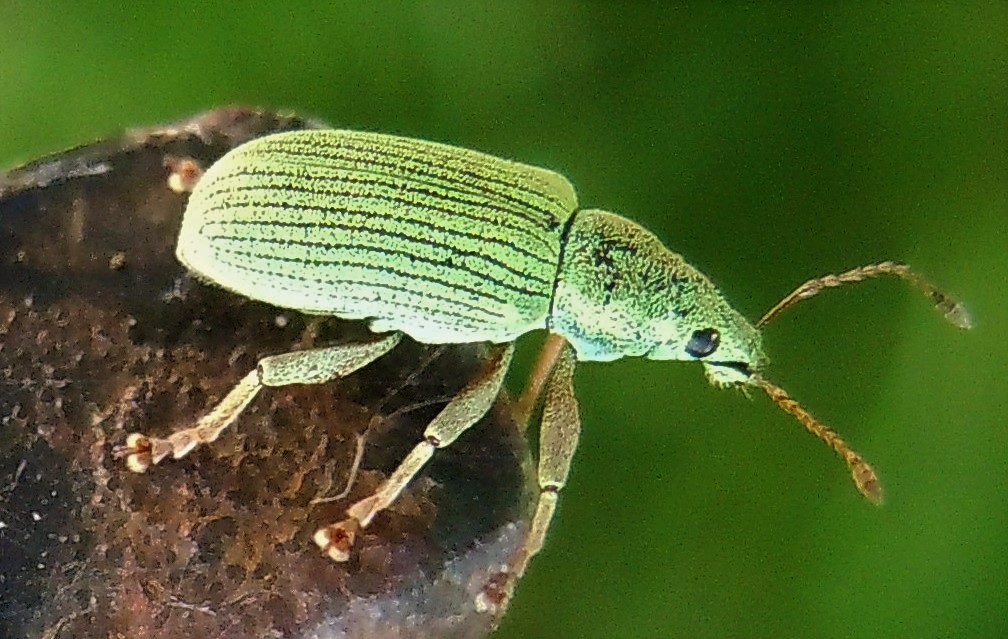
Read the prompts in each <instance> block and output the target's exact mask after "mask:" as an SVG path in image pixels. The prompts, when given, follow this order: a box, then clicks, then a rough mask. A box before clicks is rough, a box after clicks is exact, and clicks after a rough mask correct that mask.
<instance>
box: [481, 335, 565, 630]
mask: <svg viewBox="0 0 1008 639" xmlns="http://www.w3.org/2000/svg"><path fill="white" fill-rule="evenodd" d="M574 364H575V357H574V349H573V348H572V347H571V345H570V344H567V343H565V344H564V345H563V349H562V351H561V352H560V355H559V358H558V359H557V362H556V365H555V366H554V368H553V374H552V375H551V376H550V380H549V386H548V387H547V389H546V399H545V401H544V403H543V415H542V423H541V426H540V434H539V473H538V474H539V502H538V504H537V506H536V511H535V515H533V517H532V523H531V524H530V526H529V531H528V535H526V537H525V540H524V542H523V543H522V545H521V546H519V547H518V549H517V550H516V551H515V552H514V554H513V555H512V556H511V559H510V560H509V561H508V564H507V566H506V567H505V568H504V570H502V571H501V572H499V573H498V574H497V575H495V576H494V577H493V578H492V579H491V580H490V582H489V583H488V584H487V585H486V586H484V587H483V590H482V591H481V592H480V594H479V595H478V596H477V597H476V608H477V609H478V610H479V611H480V612H490V613H492V614H495V615H496V614H501V613H503V612H504V610H505V609H506V608H507V605H508V601H509V600H510V599H511V594H512V593H513V592H514V587H515V584H516V583H517V582H518V579H520V578H521V576H522V575H523V574H524V573H525V568H526V567H528V564H529V561H530V560H531V559H532V557H534V556H535V555H536V553H538V552H539V551H540V550H541V549H542V546H543V542H544V541H545V539H546V531H547V530H549V525H550V521H551V520H552V519H553V513H554V512H555V511H556V506H557V500H558V499H559V497H560V490H561V489H562V488H563V487H564V484H565V483H566V482H567V475H568V474H569V473H570V466H571V461H572V460H573V459H574V450H575V449H576V448H577V443H578V437H579V435H580V434H581V417H580V415H579V413H578V403H577V397H575V395H574Z"/></svg>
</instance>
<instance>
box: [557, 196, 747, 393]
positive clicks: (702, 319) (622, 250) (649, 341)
mask: <svg viewBox="0 0 1008 639" xmlns="http://www.w3.org/2000/svg"><path fill="white" fill-rule="evenodd" d="M550 323H551V328H552V329H553V330H554V331H555V332H557V333H560V334H561V335H563V336H564V337H565V338H567V340H568V341H570V342H571V344H572V345H573V346H574V348H575V349H576V350H577V353H578V359H580V360H612V359H617V358H619V357H626V356H630V357H633V356H638V357H647V358H649V359H657V360H680V361H699V362H701V363H702V364H703V365H704V370H705V373H706V375H707V379H708V380H709V381H710V382H711V383H713V384H716V385H718V386H729V385H740V384H748V383H751V382H752V380H751V377H752V374H753V373H757V372H759V371H760V370H761V369H762V368H763V367H764V366H765V364H766V356H765V355H764V354H763V346H762V340H761V339H760V334H759V332H758V331H757V330H756V328H755V327H754V326H753V325H752V324H750V323H749V322H748V321H747V320H746V319H745V318H744V317H743V316H742V315H741V313H739V312H738V311H736V310H735V309H734V308H732V306H731V305H730V304H729V303H728V302H727V301H726V300H725V299H724V297H723V296H722V295H721V293H720V291H718V290H717V288H716V287H715V286H714V284H713V283H711V281H710V280H709V279H707V277H706V276H704V275H703V274H702V273H701V272H700V271H698V270H697V269H696V268H694V267H693V266H691V265H690V264H689V263H688V262H686V260H685V259H683V257H682V256H681V255H678V254H677V253H673V252H672V251H670V250H668V249H667V248H666V247H665V246H664V245H663V244H662V243H661V241H660V240H658V238H656V237H655V236H654V235H653V234H652V233H650V232H649V231H647V230H646V229H644V228H643V227H641V226H640V225H638V224H636V223H635V222H632V221H630V220H627V219H626V218H623V217H620V216H618V215H615V214H613V213H607V212H605V211H580V212H578V213H577V217H576V218H575V219H574V220H573V222H572V223H571V228H570V230H569V231H568V234H567V237H566V242H565V244H564V251H563V257H562V259H561V264H560V271H559V277H558V281H557V285H556V291H555V293H554V296H553V307H552V311H551V315H550Z"/></svg>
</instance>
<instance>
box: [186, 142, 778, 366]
mask: <svg viewBox="0 0 1008 639" xmlns="http://www.w3.org/2000/svg"><path fill="white" fill-rule="evenodd" d="M177 255H178V258H179V260H180V261H181V262H182V263H183V264H185V265H186V266H187V267H188V268H189V269H190V270H191V271H192V272H194V273H196V274H197V275H199V276H200V277H202V278H204V279H206V280H208V281H210V282H213V283H215V284H217V285H220V286H223V287H225V288H227V289H230V290H232V291H234V292H236V293H239V294H241V295H244V296H245V297H249V298H251V299H256V300H260V301H263V302H269V303H271V304H274V305H276V306H280V307H283V308H289V309H295V310H299V311H302V312H305V313H315V314H323V315H335V316H338V317H343V318H347V319H369V320H370V321H371V328H372V330H374V331H375V332H376V333H383V332H387V331H400V332H402V333H405V334H406V335H409V336H410V337H412V338H413V339H415V340H417V341H420V342H426V343H433V344H439V343H466V342H482V341H489V342H496V343H506V342H511V341H513V340H514V339H515V338H517V337H518V336H519V335H522V334H523V333H526V332H529V331H531V330H535V329H541V328H549V329H550V330H551V331H553V332H555V333H557V334H559V335H561V336H562V337H564V338H566V339H567V340H568V341H569V342H570V343H571V344H572V345H573V347H574V348H575V350H576V351H577V358H578V359H579V360H582V361H584V360H612V359H616V358H618V357H623V356H648V357H652V358H655V359H697V356H696V355H693V354H691V352H690V351H688V350H687V349H686V348H685V347H686V345H687V343H688V342H689V340H690V339H691V337H692V334H693V333H694V332H695V331H698V330H701V331H716V332H717V334H718V335H719V336H720V346H719V347H718V348H719V350H720V351H721V353H723V354H725V356H727V357H729V358H733V361H738V362H741V363H745V364H747V365H750V366H756V365H758V364H760V363H761V362H762V360H763V355H762V349H761V347H760V339H759V334H758V333H757V332H756V330H755V329H754V328H752V326H751V325H750V324H749V323H748V322H746V320H745V319H744V318H742V316H741V315H739V314H738V313H737V312H736V311H735V310H734V309H732V308H731V307H730V306H729V305H728V304H727V303H726V302H725V301H724V300H723V298H722V297H721V295H720V294H719V293H718V291H717V290H716V289H715V288H714V286H713V285H712V284H711V283H710V281H709V280H708V279H707V278H706V277H704V276H703V275H702V274H701V273H700V272H699V271H697V270H696V269H695V268H693V267H691V266H690V265H689V264H688V263H687V262H686V261H685V260H684V259H683V258H682V257H681V256H679V255H677V254H675V253H672V252H671V251H669V250H668V249H666V248H665V247H664V246H663V245H662V244H661V242H659V241H658V239H657V238H655V237H654V236H653V235H652V234H651V233H649V232H648V231H646V230H644V229H643V228H642V227H640V226H639V225H637V224H635V223H634V222H631V221H630V220H627V219H625V218H622V217H620V216H617V215H614V214H612V213H607V212H604V211H596V210H581V211H579V210H577V199H576V196H575V194H574V190H573V188H572V187H571V185H570V183H569V182H568V181H567V180H566V179H565V178H564V177H562V176H561V175H558V174H556V173H552V172H550V171H546V170H544V169H540V168H536V167H532V166H527V165H524V164H518V163H516V162H511V161H508V160H503V159H499V158H495V157H492V156H489V155H485V154H483V153H478V152H476V151H469V150H466V149H459V148H455V147H450V146H446V145H442V144H437V143H434V142H425V141H422V140H412V139H407V138H400V137H394V136H389V135H381V134H376V133H360V132H354V131H299V132H293V133H283V134H279V135H273V136H269V137H265V138H261V139H259V140H255V141H253V142H250V143H248V144H245V145H244V146H242V147H239V148H238V149H236V150H234V151H232V152H231V153H229V154H228V155H227V156H225V157H224V158H223V159H221V160H220V161H219V162H217V163H216V164H214V165H213V166H212V167H211V168H210V169H209V170H208V171H207V173H206V175H205V176H204V177H203V179H202V181H201V182H200V184H199V186H198V187H197V188H196V190H195V191H194V192H193V194H192V196H191V198H190V200H189V205H188V208H187V210H186V215H185V217H184V218H183V223H182V229H181V231H180V233H179V240H178V245H177ZM698 339H702V338H700V337H698ZM702 350H703V349H700V351H698V352H701V351H702ZM703 355H706V353H704V354H703ZM701 356H702V355H701Z"/></svg>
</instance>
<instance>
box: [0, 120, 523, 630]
mask: <svg viewBox="0 0 1008 639" xmlns="http://www.w3.org/2000/svg"><path fill="white" fill-rule="evenodd" d="M311 125H312V123H310V122H307V121H305V120H302V119H299V118H295V117H287V116H279V115H276V114H270V113H263V112H257V111H250V110H242V109H228V110H221V111H215V112H211V113H208V114H206V115H204V116H201V117H199V118H196V119H194V120H190V121H186V122H182V123H178V124H175V125H169V126H165V127H158V128H152V129H145V130H140V131H135V132H132V133H130V134H128V135H126V136H124V137H122V138H119V139H115V140H109V141H105V142H100V143H96V144H94V145H90V146H85V147H80V148H77V149H74V150H71V151H68V152H66V153H64V154H60V155H58V156H54V157H52V158H47V159H44V160H41V161H38V162H35V163H32V164H30V165H27V166H24V167H20V168H18V169H15V170H13V171H10V172H9V173H7V174H4V175H0V636H3V637H114V636H128V637H134V638H142V637H168V638H170V637H188V636H212V637H358V636H361V637H364V636H383V637H473V636H482V635H485V634H486V633H487V632H488V631H489V629H490V628H491V627H492V625H493V623H494V620H492V619H489V618H486V617H482V616H480V615H478V614H477V613H475V612H474V610H473V607H472V599H473V597H474V596H475V594H476V592H477V591H478V589H479V588H480V586H482V585H483V583H484V581H485V579H486V576H487V575H488V574H489V573H490V572H492V571H494V570H496V569H497V568H498V567H499V564H500V563H501V562H502V561H504V559H505V558H506V557H507V555H508V554H509V552H510V551H511V549H512V548H514V546H515V545H516V543H517V542H518V539H519V537H520V531H521V530H523V529H524V525H525V523H524V522H525V518H526V516H527V513H528V508H527V505H528V500H529V498H530V491H529V490H528V486H529V479H528V473H527V472H526V471H527V469H528V467H529V460H528V448H527V445H526V443H525V441H524V439H523V437H522V436H521V435H520V434H519V433H518V431H517V429H515V428H514V425H513V421H512V418H511V415H510V412H509V409H508V405H507V404H506V403H505V402H504V401H503V400H501V401H499V403H498V405H497V406H496V407H495V409H494V410H493V411H491V414H490V415H489V416H488V417H487V418H486V419H484V420H483V422H481V423H480V424H479V425H477V426H476V427H474V428H473V429H472V430H471V431H470V432H469V433H467V434H466V435H464V436H463V437H462V438H461V439H460V440H459V441H458V442H457V443H456V444H455V445H454V446H453V447H452V448H450V449H448V450H445V451H439V453H438V455H437V456H436V457H435V460H434V461H433V462H432V464H431V465H430V467H429V470H428V472H426V473H424V474H423V475H422V476H421V477H420V478H418V480H417V481H415V482H414V483H413V484H412V485H411V487H410V488H409V489H408V490H407V492H406V493H405V494H404V496H403V498H402V499H401V500H399V501H398V502H397V503H396V504H395V505H394V506H393V507H392V508H391V509H389V510H388V511H387V512H384V513H382V514H381V515H380V516H379V517H378V519H377V520H376V522H375V524H374V525H373V526H372V527H370V528H368V529H367V531H366V532H365V533H364V534H363V536H362V538H361V539H359V540H358V542H357V544H356V546H355V554H354V557H353V558H352V559H351V561H350V562H349V563H346V564H337V563H334V562H331V561H329V560H328V559H327V558H325V557H324V556H323V555H322V554H321V553H320V552H319V551H318V549H317V548H316V547H315V545H314V544H313V543H312V540H311V535H312V533H313V532H314V530H315V529H316V528H317V527H318V526H320V525H322V524H326V523H331V522H333V521H336V520H339V519H341V518H342V511H343V509H344V508H345V507H346V506H347V505H348V504H349V503H351V502H352V500H354V499H356V498H359V497H361V496H364V495H366V494H367V493H368V492H369V491H371V490H373V489H374V488H375V487H376V486H377V485H378V483H379V482H380V481H381V480H382V479H383V478H384V476H385V474H386V473H387V472H388V471H389V470H390V469H391V468H392V467H394V466H395V464H396V463H397V462H398V461H399V459H401V457H402V456H403V455H404V454H405V452H406V451H407V450H409V448H410V447H412V445H413V444H414V443H415V442H416V441H417V438H418V437H419V434H420V432H421V431H422V429H423V427H424V426H425V424H426V422H427V421H428V420H429V419H430V418H431V416H432V415H433V414H435V413H436V412H437V410H439V408H440V407H441V406H442V405H443V404H444V402H445V401H446V400H447V398H449V397H450V396H451V395H452V394H453V392H455V391H456V390H457V389H458V388H459V387H460V386H461V385H462V384H463V383H465V381H466V380H467V379H468V377H469V375H471V374H472V373H474V372H475V371H476V370H477V369H478V367H479V365H480V362H481V359H480V358H481V355H482V354H481V353H480V352H479V348H478V347H474V346H460V347H455V346H453V347H450V348H447V347H440V348H438V347H433V348H432V347H423V346H420V345H417V344H415V343H412V342H407V343H406V344H404V345H403V346H401V347H399V348H397V349H396V350H395V351H394V352H393V353H392V354H390V355H389V356H387V357H385V358H382V359H381V360H379V361H378V362H376V363H375V364H374V365H372V366H370V367H368V368H367V369H365V370H363V371H361V372H359V373H357V374H355V375H353V376H351V377H349V378H347V379H346V380H341V381H338V382H333V383H329V384H325V385H320V386H312V387H305V386H294V387H286V388H277V389H266V390H265V391H264V392H263V393H262V394H261V395H260V397H259V398H258V399H257V400H256V401H255V402H254V403H253V405H252V406H251V407H250V408H249V409H247V410H246V411H245V413H244V414H243V415H242V416H241V417H240V418H239V420H238V422H237V424H236V426H235V427H233V428H232V429H231V430H229V431H228V432H227V433H225V435H224V436H223V437H221V439H220V440H218V441H217V442H216V443H215V444H213V445H211V446H208V447H203V448H201V449H198V450H196V451H194V452H193V453H191V454H190V455H189V456H188V457H186V458H185V459H183V460H181V461H177V462H172V461H168V462H165V463H163V464H162V465H160V466H158V467H156V468H154V469H152V470H151V471H150V472H148V473H147V474H146V475H136V474H132V473H129V472H128V471H127V470H126V469H125V467H124V464H123V463H122V460H117V459H114V458H113V457H112V455H111V449H112V447H113V446H115V445H120V444H122V443H123V441H124V439H125V436H126V434H127V433H128V432H131V431H141V432H146V433H150V434H157V435H162V434H166V433H167V432H169V431H170V430H172V429H174V428H178V427H180V426H185V425H189V424H191V423H192V422H193V420H195V419H196V418H198V417H199V416H200V415H202V414H203V413H204V412H205V411H206V410H207V409H208V408H209V407H211V406H212V405H213V404H214V402H215V401H216V400H217V399H219V398H220V397H221V396H223V394H224V393H226V392H227V390H228V389H229V388H230V387H231V386H232V385H233V384H234V383H235V382H236V381H237V380H238V379H239V378H240V377H241V376H242V375H244V374H245V373H246V372H247V371H248V370H250V369H251V367H253V366H254V365H255V362H256V359H257V358H258V357H259V356H261V355H264V354H272V353H277V352H283V351H285V350H289V349H291V348H299V347H306V346H310V345H316V344H322V343H326V342H329V341H333V340H341V339H347V338H349V337H352V336H354V335H359V334H360V333H361V331H362V330H364V329H363V327H362V326H361V325H359V324H353V323H345V322H343V323H340V322H336V321H332V320H318V319H316V320H311V319H309V318H306V317H304V316H301V315H298V314H296V313H291V312H286V311H283V310H280V309H277V308H274V307H270V306H268V305H265V304H261V303H256V302H252V301H248V300H244V299H241V298H240V297H238V296H236V295H233V294H230V293H227V292H225V291H222V290H219V289H215V288H212V287H208V286H204V285H202V284H200V283H198V282H195V281H193V280H192V279H191V278H189V277H188V276H186V275H185V273H184V269H183V268H182V267H181V266H180V265H179V264H178V263H177V262H176V261H175V259H174V257H173V249H174V240H175V234H176V233H177V230H178V224H179V221H180V219H181V211H182V208H183V205H184V202H185V196H184V195H182V194H179V193H177V192H175V191H173V190H172V189H171V188H169V186H168V179H169V176H170V174H171V173H172V172H173V171H174V172H175V173H176V174H178V173H180V171H179V170H178V168H177V167H179V166H180V164H181V165H182V166H184V167H185V169H186V171H188V170H189V169H190V168H192V167H193V164H195V166H197V167H205V166H207V165H208V164H209V163H211V162H212V161H213V160H214V159H215V158H216V157H219V156H220V155H221V154H223V153H224V152H225V151H226V150H228V149H229V148H231V147H233V146H234V145H236V144H238V143H240V142H242V141H244V140H247V139H251V138H253V137H256V136H258V135H262V134H263V133H266V132H272V131H281V130H292V129H299V128H304V127H306V126H311ZM190 160H191V161H192V162H190ZM182 172H183V173H185V171H182ZM186 178H187V176H186V175H183V176H182V178H181V179H183V180H184V179H186ZM175 179H176V180H178V179H180V178H179V175H176V176H175ZM365 432H366V433H367V438H366V448H365V455H364V458H363V463H362V470H361V472H360V473H359V474H358V475H357V479H356V481H355V482H354V484H353V486H352V490H351V493H350V495H349V497H348V498H346V499H345V500H338V501H332V502H328V503H314V504H313V503H312V500H314V499H316V498H320V497H325V496H327V495H333V494H336V493H338V492H339V491H340V490H341V489H342V487H343V486H344V484H345V482H346V480H347V477H348V476H349V474H350V468H351V462H352V460H353V458H354V453H355V448H356V442H357V436H358V435H360V434H363V433H365Z"/></svg>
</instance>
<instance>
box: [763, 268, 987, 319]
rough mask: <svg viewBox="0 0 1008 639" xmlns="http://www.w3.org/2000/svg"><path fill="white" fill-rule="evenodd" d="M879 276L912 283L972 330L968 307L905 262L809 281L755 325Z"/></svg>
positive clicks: (853, 270) (825, 276) (937, 306)
mask: <svg viewBox="0 0 1008 639" xmlns="http://www.w3.org/2000/svg"><path fill="white" fill-rule="evenodd" d="M879 275H895V276H897V277H900V278H902V279H904V280H906V281H907V282H910V283H911V284H913V285H914V286H916V287H917V288H919V289H920V290H921V291H923V292H924V294H925V295H927V296H928V297H930V298H931V301H932V302H934V305H935V308H937V309H938V310H939V311H941V313H942V315H944V316H945V319H947V320H948V321H949V322H951V323H952V324H954V325H956V326H958V327H959V328H972V327H973V318H972V317H970V314H969V311H967V310H966V307H965V306H963V305H962V304H961V303H959V302H958V301H956V300H955V299H954V298H952V297H951V296H949V295H947V294H946V293H944V292H943V291H941V290H940V289H939V288H938V287H937V286H935V285H934V284H932V283H931V282H930V281H929V280H928V279H927V278H926V277H924V276H923V275H921V274H920V273H916V272H914V271H912V270H910V267H909V266H907V265H906V264H904V263H903V262H892V261H886V262H879V263H878V264H868V265H866V266H860V267H858V268H855V269H851V270H849V271H846V272H843V273H838V274H835V275H824V276H822V277H817V278H815V279H813V280H809V281H807V282H805V283H804V284H802V285H801V286H799V287H798V288H796V289H795V290H794V291H792V292H791V293H790V294H789V295H787V296H785V297H784V299H782V300H781V301H779V302H777V303H776V304H775V305H774V306H773V308H771V309H770V310H769V311H767V312H766V313H765V314H764V315H763V317H761V318H760V320H759V321H758V322H756V326H757V328H759V327H762V326H764V325H766V323H767V322H769V321H770V320H772V319H773V318H774V317H776V316H777V315H778V314H779V313H780V312H781V311H783V310H784V309H786V308H787V307H789V306H791V305H792V304H794V303H795V302H800V301H802V300H807V299H808V298H810V297H812V296H814V295H817V294H818V293H819V292H821V291H823V290H825V289H827V288H836V287H837V286H843V285H844V284H853V283H854V282H860V281H862V280H866V279H868V278H870V277H878V276H879Z"/></svg>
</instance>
